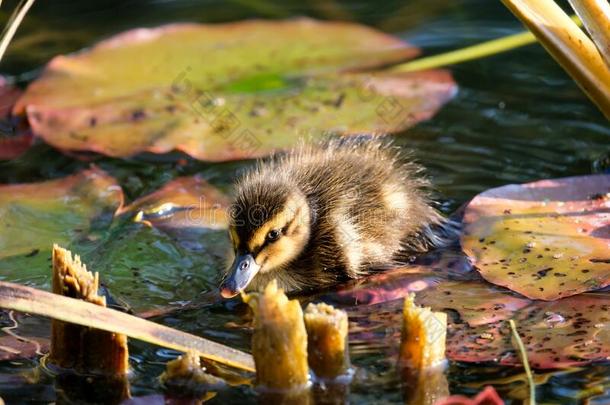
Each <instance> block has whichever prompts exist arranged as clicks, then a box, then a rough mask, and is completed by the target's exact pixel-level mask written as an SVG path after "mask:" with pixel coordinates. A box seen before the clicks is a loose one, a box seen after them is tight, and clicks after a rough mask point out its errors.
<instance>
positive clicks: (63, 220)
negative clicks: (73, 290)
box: [0, 169, 123, 283]
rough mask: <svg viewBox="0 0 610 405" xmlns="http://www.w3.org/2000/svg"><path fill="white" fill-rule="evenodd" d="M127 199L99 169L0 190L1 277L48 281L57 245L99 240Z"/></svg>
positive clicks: (0, 187) (115, 184) (4, 187)
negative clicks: (124, 199) (98, 233)
mask: <svg viewBox="0 0 610 405" xmlns="http://www.w3.org/2000/svg"><path fill="white" fill-rule="evenodd" d="M122 200H123V194H122V192H121V189H120V187H119V186H118V185H117V183H116V182H115V181H114V179H113V178H111V177H110V176H108V175H107V174H106V173H104V172H103V171H101V170H98V169H91V170H85V171H83V172H81V173H79V174H76V175H73V176H70V177H66V178H63V179H59V180H49V181H45V182H42V183H34V184H15V185H2V186H0V279H1V280H7V279H10V280H11V281H19V282H27V283H31V282H35V280H37V279H38V280H40V278H41V277H42V278H43V279H44V280H48V279H49V277H50V275H51V272H50V267H49V266H50V261H49V260H50V258H51V248H52V246H53V242H56V243H61V244H64V245H68V244H70V243H72V242H73V241H75V240H77V239H80V238H93V239H95V238H96V237H97V236H96V233H97V232H100V231H102V230H104V229H107V228H108V227H109V226H110V224H111V222H112V218H113V215H114V213H115V212H116V210H117V209H118V208H119V207H120V205H121V203H122Z"/></svg>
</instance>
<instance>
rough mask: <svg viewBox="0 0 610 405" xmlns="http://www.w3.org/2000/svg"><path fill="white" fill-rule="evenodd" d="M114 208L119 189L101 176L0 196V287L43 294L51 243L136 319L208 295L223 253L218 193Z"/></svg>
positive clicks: (156, 196) (204, 188)
mask: <svg viewBox="0 0 610 405" xmlns="http://www.w3.org/2000/svg"><path fill="white" fill-rule="evenodd" d="M122 200H123V193H122V191H121V187H120V186H119V185H118V184H117V183H116V182H115V180H114V179H113V178H112V177H110V176H109V175H107V174H106V173H104V172H102V171H101V170H99V169H91V170H86V171H83V172H81V173H79V174H76V175H73V176H70V177H66V178H63V179H59V180H51V181H46V182H42V183H33V184H18V185H4V186H0V280H6V281H13V282H19V283H22V284H29V285H34V286H38V287H47V286H48V283H49V279H50V249H51V247H52V244H53V243H58V244H60V245H62V246H65V247H67V248H69V249H70V250H72V251H73V252H74V253H76V254H79V255H81V256H82V258H83V261H84V262H85V263H87V265H88V268H89V269H90V270H93V271H97V272H99V273H100V277H101V279H102V282H103V283H104V284H105V285H106V286H107V287H108V288H109V290H110V293H111V294H112V295H114V296H116V297H119V298H121V299H122V300H123V301H125V302H126V304H127V305H128V306H129V307H131V308H132V309H134V310H136V311H140V310H145V309H151V308H155V307H156V306H157V305H160V306H164V305H167V304H168V302H175V301H180V300H183V299H191V298H193V297H196V296H197V295H198V294H199V293H200V292H202V291H205V290H211V289H214V288H215V287H216V282H217V278H218V273H219V271H220V268H221V267H222V266H224V265H225V263H224V262H225V253H226V249H227V248H228V246H229V242H228V238H227V236H226V232H224V231H218V230H217V229H221V228H222V227H223V221H224V220H225V218H224V216H221V215H220V214H218V211H219V210H218V209H217V208H214V207H218V206H222V205H223V204H225V203H226V201H227V198H226V197H225V196H224V195H223V194H222V193H220V192H219V191H218V190H216V189H215V188H214V187H212V186H211V185H209V184H208V183H206V182H205V181H204V180H202V179H200V178H198V177H194V178H180V179H177V180H175V181H173V182H170V183H168V184H166V185H165V186H164V187H163V188H161V189H160V190H158V191H157V192H154V193H152V194H150V195H148V196H145V197H142V198H141V199H139V200H137V201H135V202H134V203H132V204H131V205H129V206H127V207H122ZM202 201H204V202H205V203H202ZM197 204H200V205H197ZM200 206H201V210H199V207H200ZM159 207H161V208H160V209H159ZM163 207H170V208H169V209H168V210H164V208H163ZM185 213H189V215H188V216H185V215H184V214H185ZM208 214H209V215H211V216H210V217H208ZM209 218H211V219H212V220H214V219H215V220H216V222H213V221H210V220H209ZM187 220H188V221H187Z"/></svg>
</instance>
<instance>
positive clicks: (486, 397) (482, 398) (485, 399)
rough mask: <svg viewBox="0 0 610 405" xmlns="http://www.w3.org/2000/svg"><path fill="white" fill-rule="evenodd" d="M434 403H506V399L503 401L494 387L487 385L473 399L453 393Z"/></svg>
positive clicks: (472, 404)
mask: <svg viewBox="0 0 610 405" xmlns="http://www.w3.org/2000/svg"><path fill="white" fill-rule="evenodd" d="M434 405H504V401H502V398H500V396H499V395H498V393H497V392H496V390H495V389H494V387H492V386H487V387H485V389H484V390H483V391H481V392H479V393H478V394H477V396H476V397H474V398H472V399H470V398H467V397H465V396H463V395H452V396H450V397H448V398H445V399H442V400H440V401H438V402H437V403H435V404H434Z"/></svg>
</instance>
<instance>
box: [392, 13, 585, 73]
mask: <svg viewBox="0 0 610 405" xmlns="http://www.w3.org/2000/svg"><path fill="white" fill-rule="evenodd" d="M572 20H573V21H574V22H575V23H576V24H577V25H578V26H581V25H582V22H581V21H580V20H579V19H578V17H576V16H573V17H572ZM535 42H536V37H535V36H534V34H532V33H531V32H529V31H523V32H520V33H518V34H512V35H508V36H505V37H502V38H497V39H492V40H490V41H486V42H482V43H480V44H476V45H471V46H467V47H466V48H462V49H458V50H455V51H450V52H445V53H442V54H440V55H433V56H427V57H425V58H419V59H415V60H413V61H411V62H407V63H403V64H400V65H397V66H394V67H392V69H391V70H393V71H399V72H415V71H418V70H426V69H436V68H439V67H444V66H448V65H455V64H458V63H462V62H468V61H470V60H474V59H480V58H484V57H487V56H492V55H495V54H498V53H502V52H507V51H510V50H513V49H516V48H520V47H522V46H525V45H529V44H533V43H535Z"/></svg>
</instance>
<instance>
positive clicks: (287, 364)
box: [242, 280, 310, 403]
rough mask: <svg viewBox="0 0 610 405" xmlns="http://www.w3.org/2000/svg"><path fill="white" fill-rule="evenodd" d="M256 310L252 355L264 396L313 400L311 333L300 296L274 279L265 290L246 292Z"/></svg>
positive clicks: (277, 399) (279, 400) (283, 400)
mask: <svg viewBox="0 0 610 405" xmlns="http://www.w3.org/2000/svg"><path fill="white" fill-rule="evenodd" d="M242 298H243V300H244V301H245V302H246V303H247V304H248V305H250V308H252V311H253V312H254V333H253V335H252V355H253V357H254V364H255V366H256V384H257V386H258V388H259V391H261V400H262V401H263V402H268V403H309V402H310V395H309V368H308V365H307V333H306V331H305V324H304V322H303V311H302V310H301V305H300V304H299V302H298V301H297V300H291V301H289V300H288V298H287V297H286V295H285V294H284V291H283V290H282V289H279V288H278V287H277V283H276V281H275V280H273V281H271V282H270V283H269V284H268V285H267V287H265V290H264V291H263V292H261V293H252V294H242Z"/></svg>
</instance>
